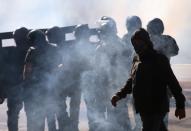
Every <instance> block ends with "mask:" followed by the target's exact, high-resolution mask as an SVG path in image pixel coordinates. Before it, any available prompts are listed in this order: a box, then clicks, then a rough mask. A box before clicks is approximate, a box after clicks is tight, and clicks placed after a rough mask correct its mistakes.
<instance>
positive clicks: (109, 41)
mask: <svg viewBox="0 0 191 131" xmlns="http://www.w3.org/2000/svg"><path fill="white" fill-rule="evenodd" d="M98 24H99V27H98V33H99V38H100V45H99V46H98V47H97V52H96V57H97V58H96V59H97V60H96V62H95V63H96V65H97V66H98V67H97V69H98V70H99V71H98V72H99V73H100V74H98V77H97V81H99V82H100V85H97V86H98V87H97V88H100V92H98V93H99V95H98V96H99V97H98V98H97V101H98V104H99V105H101V106H100V107H98V109H97V110H99V111H100V112H99V115H98V116H101V115H102V116H101V117H102V119H103V120H104V119H105V120H106V121H107V122H109V124H110V125H105V126H106V127H105V128H106V129H105V130H113V131H115V130H117V131H119V130H120V131H123V130H127V129H129V130H130V126H129V124H130V121H129V117H128V111H127V103H126V101H125V100H124V101H122V102H121V103H120V106H119V107H118V108H115V109H113V108H112V107H111V104H110V103H109V102H108V100H109V99H110V98H111V95H112V94H113V93H114V92H115V91H116V90H117V89H118V87H120V86H122V85H123V83H124V82H125V78H126V77H128V76H127V74H128V70H127V68H126V67H125V66H124V63H123V62H124V57H123V52H124V49H125V48H124V47H125V45H124V44H123V43H122V41H121V39H120V38H119V37H118V36H117V27H116V23H115V21H114V20H113V19H112V18H111V17H107V16H103V17H102V18H101V19H100V21H98ZM126 59H128V58H125V60H126ZM101 81H102V82H101ZM97 83H98V82H97ZM103 90H104V91H103ZM101 92H102V93H104V94H102V93H101ZM101 95H102V96H101ZM100 101H102V102H100ZM105 114H106V115H105ZM107 126H108V127H109V128H108V127H107Z"/></svg>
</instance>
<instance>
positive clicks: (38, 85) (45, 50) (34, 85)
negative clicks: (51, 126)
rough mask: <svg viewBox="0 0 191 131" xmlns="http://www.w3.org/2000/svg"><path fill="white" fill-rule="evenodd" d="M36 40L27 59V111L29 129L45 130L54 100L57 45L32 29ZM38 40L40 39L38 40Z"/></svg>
mask: <svg viewBox="0 0 191 131" xmlns="http://www.w3.org/2000/svg"><path fill="white" fill-rule="evenodd" d="M33 35H34V40H36V42H37V43H34V44H35V46H34V47H31V48H30V49H29V51H28V53H27V55H26V60H25V69H24V77H25V94H26V97H25V111H26V115H27V129H28V131H44V124H45V117H46V112H47V110H48V109H50V113H51V108H49V104H50V103H52V102H54V101H52V99H51V95H53V96H54V92H55V89H54V88H53V87H54V85H53V84H54V80H53V78H54V75H55V71H56V68H57V60H56V57H55V55H54V54H55V51H56V47H55V46H54V45H52V44H48V43H47V42H46V40H45V36H44V34H43V33H42V32H41V31H38V30H37V31H31V33H30V35H29V36H31V37H33ZM37 40H38V41H37ZM49 98H50V99H49Z"/></svg>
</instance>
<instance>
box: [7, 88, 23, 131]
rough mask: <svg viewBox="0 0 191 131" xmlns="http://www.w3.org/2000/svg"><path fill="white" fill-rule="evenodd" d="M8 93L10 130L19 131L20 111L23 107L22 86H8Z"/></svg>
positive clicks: (8, 122) (8, 124)
mask: <svg viewBox="0 0 191 131" xmlns="http://www.w3.org/2000/svg"><path fill="white" fill-rule="evenodd" d="M8 89H9V91H8V93H7V107H8V110H7V117H8V119H7V126H8V130H9V131H18V120H19V113H20V111H21V109H22V107H23V103H22V97H21V95H22V94H21V93H22V91H21V88H19V87H15V88H13V86H10V87H8Z"/></svg>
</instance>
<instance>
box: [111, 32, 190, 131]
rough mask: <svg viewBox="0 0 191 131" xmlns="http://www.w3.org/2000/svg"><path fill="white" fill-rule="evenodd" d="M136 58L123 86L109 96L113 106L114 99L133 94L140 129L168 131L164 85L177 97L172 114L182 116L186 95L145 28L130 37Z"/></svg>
mask: <svg viewBox="0 0 191 131" xmlns="http://www.w3.org/2000/svg"><path fill="white" fill-rule="evenodd" d="M131 41H132V44H133V47H134V49H135V52H136V53H137V59H136V61H134V63H133V65H132V72H131V75H130V77H129V79H128V80H127V82H126V84H125V86H124V87H123V88H122V89H121V90H120V91H119V92H117V93H116V94H115V95H114V96H113V97H112V99H111V103H112V105H113V106H116V103H117V101H119V100H120V99H122V98H125V97H126V95H127V94H129V93H133V99H134V106H135V109H136V112H137V113H139V115H140V117H141V120H142V125H143V129H142V131H167V129H165V124H164V122H163V119H164V117H165V115H166V113H167V112H169V100H168V93H167V85H168V86H169V89H170V90H171V92H172V94H173V96H174V97H175V100H176V110H175V116H176V117H178V118H179V119H182V118H184V117H185V115H186V114H185V96H184V95H183V94H182V88H181V87H180V85H179V83H178V81H177V79H176V77H175V75H174V73H173V71H172V69H171V67H170V64H169V60H168V58H167V57H166V56H164V55H162V54H159V53H157V52H156V51H155V50H154V49H153V44H152V42H151V40H150V37H149V34H148V32H147V31H145V30H144V29H140V30H138V31H136V32H135V34H134V35H133V36H132V38H131Z"/></svg>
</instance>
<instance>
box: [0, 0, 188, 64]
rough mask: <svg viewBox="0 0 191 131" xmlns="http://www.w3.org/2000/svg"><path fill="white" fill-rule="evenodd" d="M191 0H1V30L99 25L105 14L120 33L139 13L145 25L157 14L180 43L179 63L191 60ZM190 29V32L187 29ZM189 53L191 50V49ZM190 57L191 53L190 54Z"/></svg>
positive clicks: (166, 30) (123, 31)
mask: <svg viewBox="0 0 191 131" xmlns="http://www.w3.org/2000/svg"><path fill="white" fill-rule="evenodd" d="M190 7H191V1H190V0H176V1H174V0H160V1H158V0H137V1H132V0H117V1H116V0H41V1H39V0H27V1H26V0H17V1H13V0H6V1H5V0H1V4H0V16H1V21H0V23H1V25H0V31H1V32H4V31H12V30H14V29H15V28H18V27H20V26H26V27H28V28H45V27H51V26H54V25H58V26H68V25H74V24H79V23H89V24H90V25H95V22H96V20H98V19H99V18H100V17H101V16H103V15H106V16H111V17H113V18H114V19H115V20H116V22H117V26H118V32H119V35H120V36H122V35H123V34H124V33H125V32H126V28H125V19H126V17H127V16H130V15H138V16H140V17H141V19H142V21H143V25H144V27H145V25H146V24H147V22H148V21H149V20H151V19H153V18H154V17H159V18H161V19H162V20H163V21H164V24H165V34H169V35H172V36H173V37H174V38H175V39H176V40H177V43H178V45H179V46H180V56H181V58H178V57H177V58H178V59H176V57H175V58H174V59H173V62H175V63H180V62H183V63H191V61H189V60H188V59H185V60H181V59H184V58H182V57H183V56H184V55H186V54H185V52H187V50H186V49H188V48H190V45H189V44H188V43H186V42H189V40H190V38H189V36H187V37H185V36H184V35H183V34H190V30H191V29H190V28H191V27H190V20H191V13H189V12H190V11H189V10H190ZM185 31H186V32H185ZM188 55H189V53H188ZM188 57H190V56H188Z"/></svg>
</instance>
